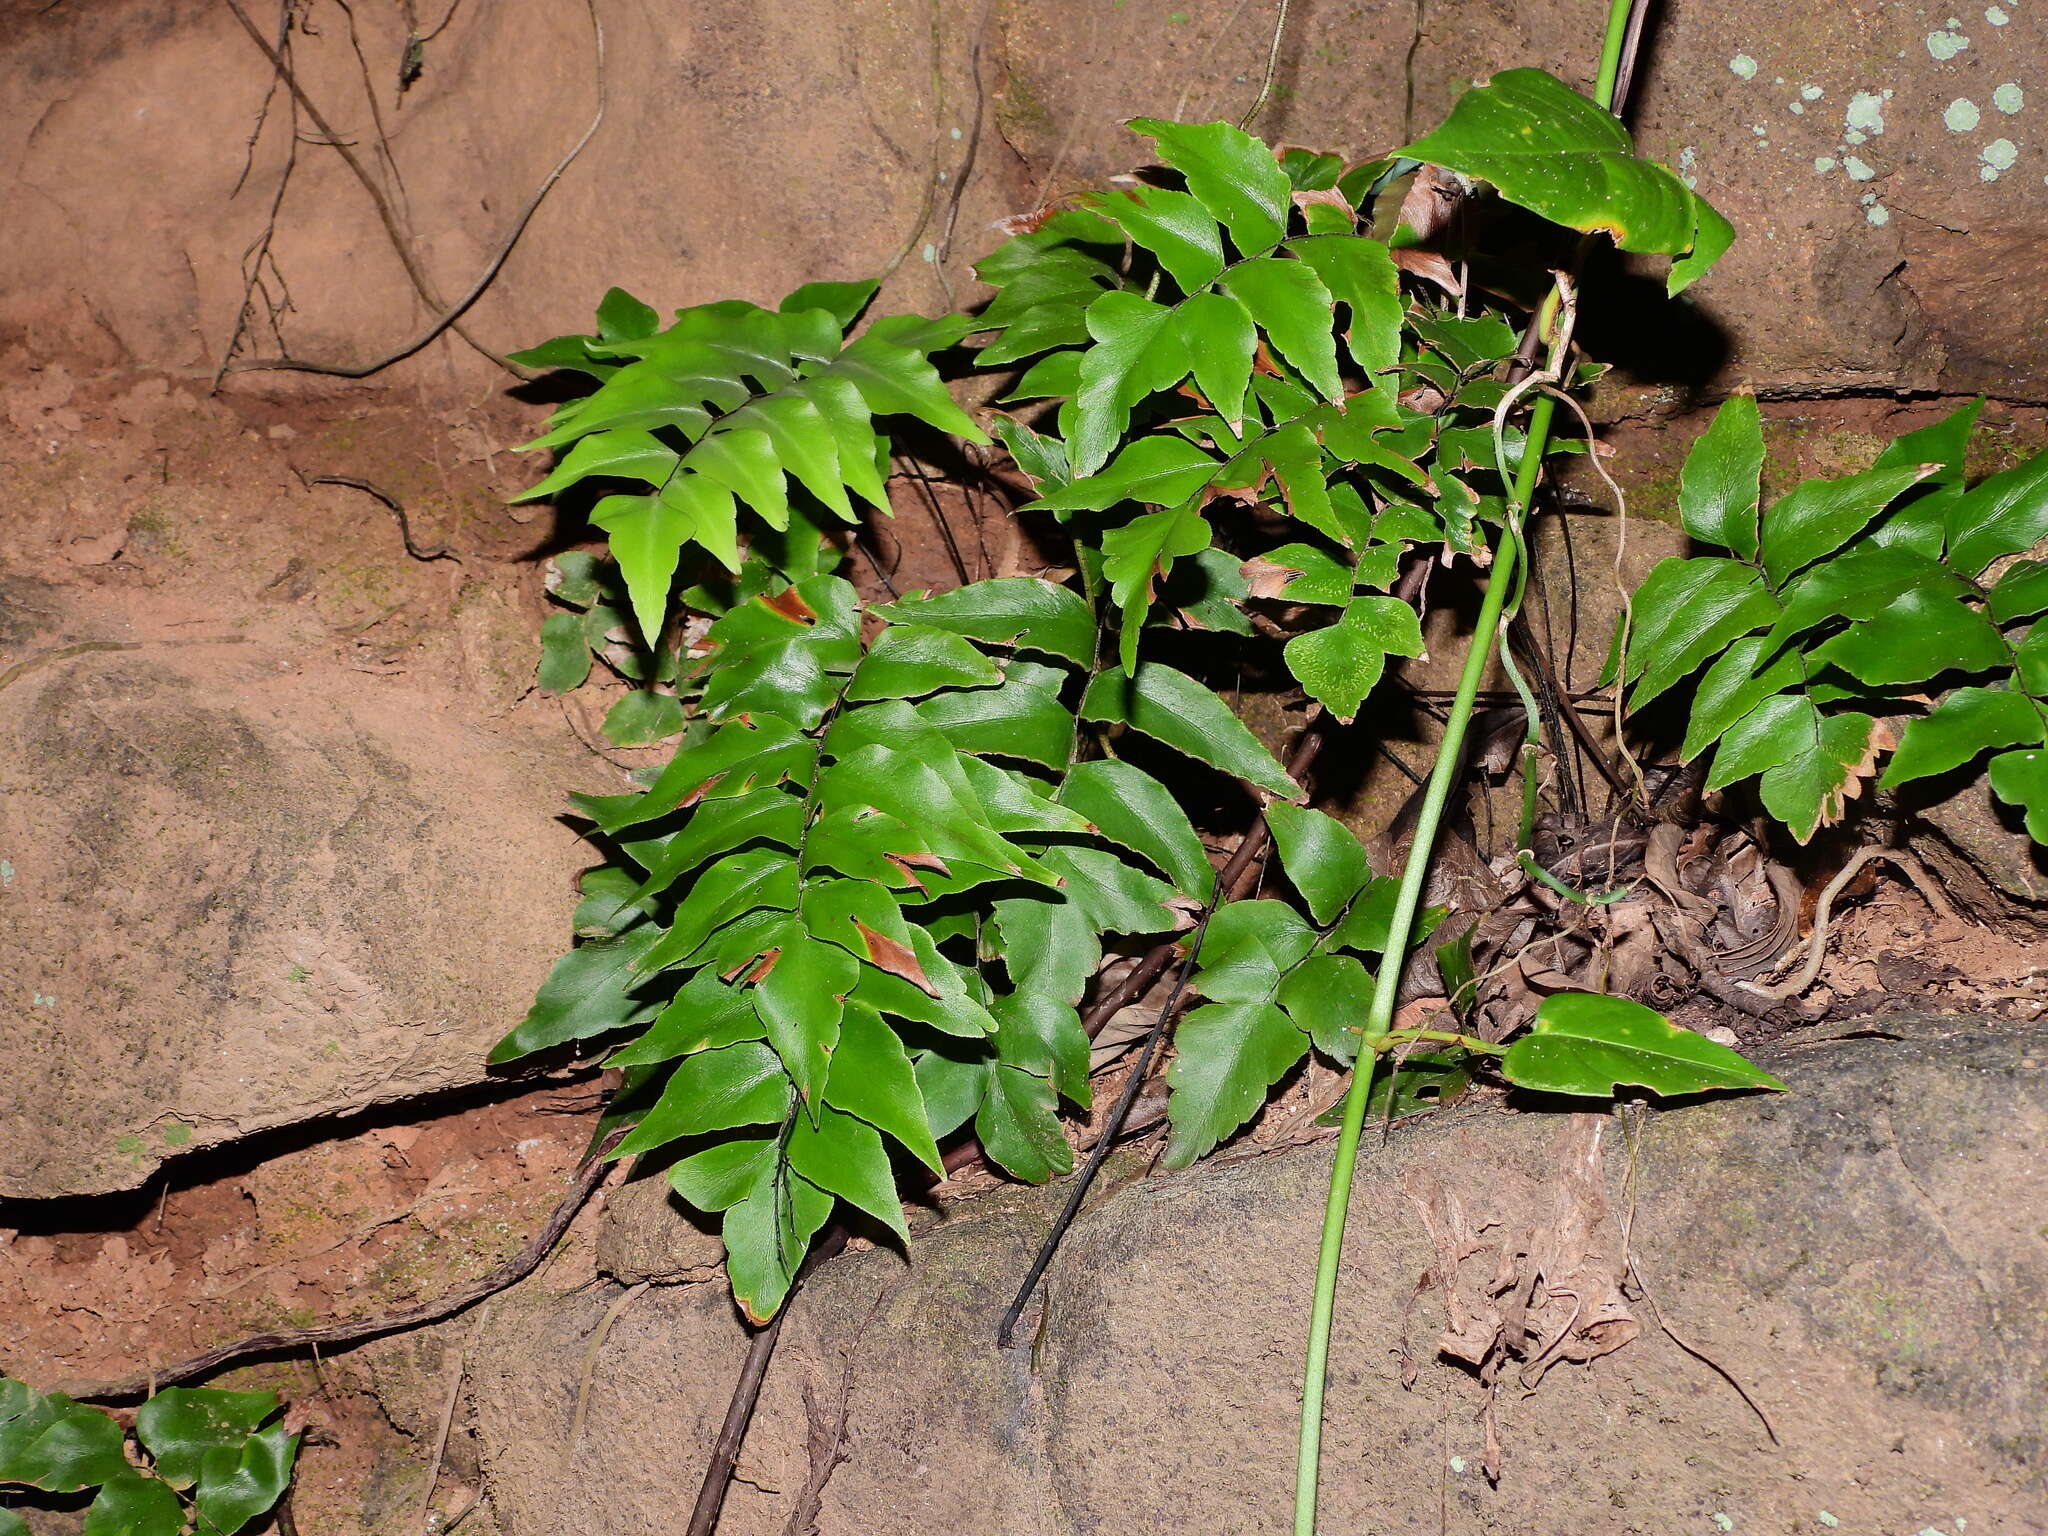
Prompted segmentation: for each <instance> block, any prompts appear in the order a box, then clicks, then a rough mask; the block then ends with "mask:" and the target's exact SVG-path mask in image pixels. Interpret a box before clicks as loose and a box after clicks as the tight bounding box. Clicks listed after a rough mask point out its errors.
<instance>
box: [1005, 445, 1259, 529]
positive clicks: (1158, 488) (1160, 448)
mask: <svg viewBox="0 0 2048 1536" xmlns="http://www.w3.org/2000/svg"><path fill="white" fill-rule="evenodd" d="M1221 469H1222V466H1221V465H1220V464H1218V463H1217V462H1216V461H1215V460H1214V459H1212V458H1210V457H1209V455H1208V454H1206V453H1204V452H1202V450H1201V449H1199V448H1197V447H1196V446H1195V445H1194V444H1193V443H1191V442H1189V441H1188V440H1187V439H1186V438H1184V437H1169V436H1158V437H1141V438H1139V439H1138V440H1137V441H1136V442H1134V443H1132V444H1131V445H1130V446H1129V447H1128V448H1125V449H1124V450H1123V451H1122V452H1121V453H1119V454H1118V455H1117V456H1116V458H1115V460H1114V461H1113V462H1112V463H1111V464H1110V465H1109V467H1108V468H1106V469H1103V470H1101V471H1100V472H1098V473H1096V474H1090V475H1083V476H1082V477H1081V478H1079V479H1077V480H1074V481H1072V482H1070V483H1068V484H1067V485H1064V486H1062V487H1060V489H1058V490H1056V491H1054V492H1053V493H1052V494H1051V495H1049V496H1042V497H1040V498H1039V499H1038V500H1037V501H1035V502H1032V503H1031V505H1030V507H1029V508H1027V509H1026V510H1030V511H1054V512H1076V511H1098V512H1099V511H1102V510H1104V509H1106V508H1109V507H1113V506H1115V505H1116V504H1117V503H1118V502H1123V501H1142V502H1147V503H1149V504H1151V505H1153V506H1173V505H1174V504H1176V503H1178V502H1183V501H1186V500H1187V499H1188V498H1189V497H1190V496H1192V495H1194V493H1195V492H1196V491H1198V490H1200V489H1201V488H1202V486H1203V485H1204V484H1205V483H1207V482H1208V481H1210V480H1212V479H1214V478H1215V477H1216V475H1217V474H1218V472H1219V471H1220V470H1221Z"/></svg>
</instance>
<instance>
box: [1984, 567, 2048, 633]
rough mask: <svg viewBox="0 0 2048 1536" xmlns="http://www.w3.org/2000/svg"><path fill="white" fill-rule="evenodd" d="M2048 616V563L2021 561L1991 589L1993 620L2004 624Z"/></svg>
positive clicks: (2008, 570)
mask: <svg viewBox="0 0 2048 1536" xmlns="http://www.w3.org/2000/svg"><path fill="white" fill-rule="evenodd" d="M2037 613H2048V560H2021V561H2019V562H2017V563H2016V564H2014V565H2012V566H2011V567H2009V568H2008V569H2007V570H2006V572H2005V573H2004V574H2003V575H2002V576H2000V577H1999V578H1998V582H1997V584H1996V585H1995V586H1993V587H1992V589H1991V617H1992V618H1994V619H1996V620H1997V621H1998V622H1999V623H2000V624H2010V623H2011V622H2012V621H2013V620H2014V619H2030V618H2032V617H2033V616H2034V615H2035V614H2037Z"/></svg>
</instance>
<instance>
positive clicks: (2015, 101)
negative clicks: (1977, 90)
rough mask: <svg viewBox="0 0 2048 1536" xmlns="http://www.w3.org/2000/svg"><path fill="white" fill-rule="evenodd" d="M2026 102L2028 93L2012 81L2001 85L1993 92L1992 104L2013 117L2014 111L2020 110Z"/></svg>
mask: <svg viewBox="0 0 2048 1536" xmlns="http://www.w3.org/2000/svg"><path fill="white" fill-rule="evenodd" d="M2026 104H2027V93H2026V92H2025V91H2023V90H2021V89H2020V88H2019V87H2018V86H2017V85H2014V84H2012V83H2010V82H2007V83H2006V84H2004V85H2001V86H2000V87H1999V88H1998V89H1997V90H1995V91H1993V92H1992V93H1991V105H1993V106H1994V107H1996V108H1998V110H1999V111H2001V112H2003V113H2004V114H2005V115H2006V116H2007V117H2011V116H2012V115H2013V113H2015V112H2017V111H2019V109H2020V108H2021V107H2024V106H2025V105H2026Z"/></svg>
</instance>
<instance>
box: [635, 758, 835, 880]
mask: <svg viewBox="0 0 2048 1536" xmlns="http://www.w3.org/2000/svg"><path fill="white" fill-rule="evenodd" d="M803 825H804V803H803V801H801V800H799V799H798V798H797V797H796V796H795V795H788V794H784V793H783V792H782V791H781V790H780V789H777V788H774V787H773V786H770V787H768V788H764V789H756V790H752V791H750V792H749V793H747V794H744V795H736V796H734V797H733V798H732V799H730V800H707V801H705V802H704V803H703V804H702V805H700V806H699V807H698V808H697V810H696V813H695V814H694V815H692V816H691V817H690V820H689V822H688V824H686V825H685V826H684V828H683V829H682V831H680V832H678V833H676V834H675V835H674V836H673V837H670V838H667V839H666V840H664V841H662V842H661V843H660V845H659V847H658V848H656V849H654V850H652V851H650V852H649V853H648V856H647V859H646V865H645V867H646V869H647V878H646V879H645V880H643V881H641V882H640V887H639V889H638V890H636V891H635V892H634V893H633V899H634V900H636V901H637V900H639V899H640V898H641V897H643V896H650V895H654V894H656V893H658V892H661V891H665V890H667V889H668V888H669V887H670V886H672V885H674V884H675V883H676V881H678V880H680V879H681V878H682V877H683V876H684V875H686V874H688V873H689V872H690V871H691V870H693V869H696V868H697V867H698V866H699V865H701V864H703V863H704V862H705V861H707V860H709V859H713V858H716V857H717V856H718V855H719V854H722V853H731V852H732V851H733V850H735V849H737V848H743V847H745V846H746V845H747V844H748V843H753V842H766V843H773V844H775V845H777V846H778V847H782V848H792V849H793V848H795V847H796V845H797V842H798V840H799V839H800V837H801V836H802V833H803ZM626 851H627V852H628V854H632V855H634V856H636V857H637V855H638V851H639V849H638V845H635V844H628V845H627V848H626Z"/></svg>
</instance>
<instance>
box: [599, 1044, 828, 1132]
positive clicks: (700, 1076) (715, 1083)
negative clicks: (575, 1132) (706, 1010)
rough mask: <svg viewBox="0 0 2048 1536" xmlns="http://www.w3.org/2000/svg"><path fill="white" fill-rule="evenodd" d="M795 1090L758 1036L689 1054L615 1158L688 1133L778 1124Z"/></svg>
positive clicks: (785, 1115)
mask: <svg viewBox="0 0 2048 1536" xmlns="http://www.w3.org/2000/svg"><path fill="white" fill-rule="evenodd" d="M791 1093H792V1088H791V1085H790V1078H789V1073H788V1072H787V1071H785V1070H784V1068H783V1064H782V1059H781V1058H780V1057H779V1056H777V1055H776V1053H775V1052H774V1051H773V1050H771V1049H769V1047H767V1046H766V1045H763V1044H762V1043H761V1042H760V1041H758V1040H742V1041H740V1042H739V1043H738V1044H736V1045H728V1046H726V1047H724V1048H723V1049H721V1050H715V1051H699V1052H697V1053H696V1054H695V1055H693V1056H689V1057H686V1058H684V1060H683V1064H682V1065H681V1066H679V1067H677V1068H676V1069H675V1071H674V1072H673V1073H672V1074H671V1075H670V1076H669V1080H668V1083H667V1085H666V1086H665V1087H664V1088H663V1089H662V1091H661V1097H660V1098H659V1099H658V1100H656V1101H655V1103H654V1105H653V1106H652V1107H651V1108H650V1109H649V1110H648V1111H647V1113H646V1114H644V1115H643V1116H641V1118H640V1123H639V1124H638V1125H637V1126H635V1127H634V1128H633V1130H632V1132H631V1133H630V1134H629V1135H628V1136H627V1137H626V1139H625V1140H624V1141H622V1142H620V1143H619V1144H618V1146H617V1147H616V1148H615V1149H614V1150H613V1152H612V1153H611V1155H612V1156H613V1157H632V1156H634V1155H635V1154H637V1153H641V1152H646V1151H649V1150H651V1149H653V1148H655V1147H663V1146H667V1145H668V1144H669V1143H670V1142H672V1141H679V1140H681V1139H682V1138H683V1137H685V1136H701V1135H703V1134H704V1133H706V1132H707V1131H727V1130H731V1129H733V1128H734V1127H735V1126H742V1125H779V1124H781V1123H782V1121H783V1120H784V1119H785V1118H787V1117H788V1115H789V1106H790V1096H791Z"/></svg>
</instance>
